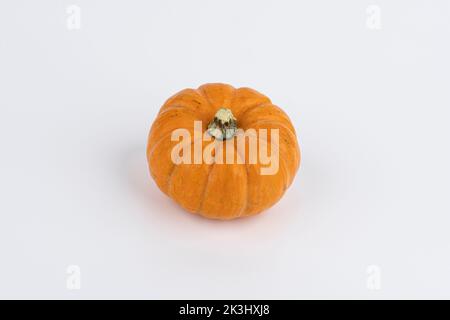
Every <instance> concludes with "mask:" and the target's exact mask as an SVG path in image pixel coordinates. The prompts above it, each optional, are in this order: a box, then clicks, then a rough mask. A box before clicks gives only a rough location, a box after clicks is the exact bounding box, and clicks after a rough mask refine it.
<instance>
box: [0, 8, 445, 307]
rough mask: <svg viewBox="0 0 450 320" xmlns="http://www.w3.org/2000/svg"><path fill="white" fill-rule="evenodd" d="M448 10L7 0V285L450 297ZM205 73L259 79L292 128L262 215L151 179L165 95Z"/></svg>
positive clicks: (3, 85) (3, 39)
mask: <svg viewBox="0 0 450 320" xmlns="http://www.w3.org/2000/svg"><path fill="white" fill-rule="evenodd" d="M71 4H76V5H78V6H80V8H81V29H80V30H71V31H70V30H68V29H67V28H66V19H67V17H68V14H67V13H66V8H67V6H69V5H71ZM372 4H375V5H378V6H379V7H380V9H381V23H382V25H381V30H371V29H369V28H368V27H367V26H366V20H367V18H368V15H367V13H366V8H367V7H368V6H369V5H372ZM449 16H450V4H449V2H448V1H445V0H442V1H406V0H402V1H356V0H355V1H349V0H347V1H331V0H329V1H303V2H300V1H280V0H271V1H256V0H253V1H237V0H235V1H206V0H205V1H181V0H179V1H120V2H119V1H106V0H104V1H81V0H80V1H75V2H68V1H56V0H54V1H31V0H29V1H2V3H1V5H0V46H1V47H0V108H1V109H0V114H1V117H0V143H1V149H0V156H1V158H0V192H1V200H0V215H1V221H0V252H1V258H0V259H1V260H0V271H1V272H0V297H2V298H64V299H66V298H76V299H78V298H191V299H197V298H225V299H228V298H235V299H239V298H255V299H258V298H376V299H378V298H450V274H449V270H450V257H449V252H450V234H449V225H450V217H449V214H450V204H449V199H450V194H449V190H450V183H449V181H450V169H449V168H450V167H449V163H450V150H449V136H450V128H449V116H450V111H449V107H450V90H449V89H450V86H449V84H450V62H449V61H450V60H449V57H450V45H449V39H450V19H449ZM206 82H226V83H230V84H232V85H234V86H238V87H239V86H249V87H253V88H255V89H257V90H259V91H261V92H263V93H265V94H267V95H268V96H269V97H271V98H272V100H273V101H274V102H275V103H276V104H278V105H280V106H281V107H283V108H284V109H285V110H286V111H287V112H288V114H289V115H290V116H291V117H292V120H293V122H294V124H295V126H296V128H297V129H298V134H299V139H300V143H301V147H302V153H303V162H302V168H301V170H300V172H299V175H298V176H297V179H296V181H295V183H294V185H293V186H292V188H291V189H290V190H289V191H288V193H287V194H286V196H285V197H284V198H283V200H282V201H281V202H280V203H279V204H278V205H276V206H275V207H274V208H273V209H271V210H270V211H269V212H266V213H265V214H263V215H261V216H258V217H256V218H252V219H246V220H239V221H234V222H214V221H207V220H205V219H202V218H197V217H195V216H193V215H190V214H186V213H184V212H183V211H182V210H181V209H179V208H178V207H177V206H176V205H175V204H174V203H172V202H171V200H170V199H168V198H166V197H165V196H164V195H163V194H162V193H161V192H160V191H159V190H158V189H157V188H156V186H155V185H154V183H153V181H152V180H150V178H149V176H148V173H147V167H146V160H145V144H146V138H147V133H148V130H149V127H150V125H151V123H152V121H153V119H154V117H155V115H156V113H157V111H158V109H159V108H160V106H161V104H162V103H163V102H164V100H165V99H166V98H167V97H169V96H170V95H172V94H173V93H175V92H177V91H179V90H181V89H183V88H185V87H197V86H199V85H201V84H203V83H206ZM69 265H77V266H79V267H80V269H81V289H80V290H68V289H67V288H66V280H67V277H68V275H67V274H66V269H67V267H68V266H69ZM371 265H376V266H378V268H379V270H380V271H381V278H380V279H381V288H380V290H370V289H371V288H373V287H370V286H367V281H369V282H370V277H371V276H373V274H372V275H371V274H368V273H367V270H368V269H367V268H368V267H369V266H371Z"/></svg>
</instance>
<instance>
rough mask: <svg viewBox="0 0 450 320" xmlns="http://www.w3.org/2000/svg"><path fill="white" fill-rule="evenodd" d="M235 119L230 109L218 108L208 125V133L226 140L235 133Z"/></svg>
mask: <svg viewBox="0 0 450 320" xmlns="http://www.w3.org/2000/svg"><path fill="white" fill-rule="evenodd" d="M236 131H237V120H236V118H235V117H234V116H233V113H232V112H231V110H230V109H227V108H220V109H219V111H217V113H216V115H215V116H214V119H213V120H212V121H211V122H210V123H209V125H208V133H209V134H210V135H211V136H213V137H214V138H216V139H218V140H228V139H231V138H233V137H234V136H235V135H236Z"/></svg>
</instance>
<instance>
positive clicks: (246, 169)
mask: <svg viewBox="0 0 450 320" xmlns="http://www.w3.org/2000/svg"><path fill="white" fill-rule="evenodd" d="M234 150H235V153H236V156H237V157H240V158H241V160H244V161H243V163H244V165H245V172H246V173H247V181H246V184H247V189H246V190H245V192H246V195H245V205H244V206H243V207H242V210H241V212H240V213H239V215H238V217H239V218H240V217H242V216H243V215H244V214H245V213H246V212H247V208H248V197H249V189H250V184H249V180H250V175H249V173H248V166H247V164H245V162H246V159H245V155H244V157H242V156H241V154H240V152H239V150H238V148H237V144H234Z"/></svg>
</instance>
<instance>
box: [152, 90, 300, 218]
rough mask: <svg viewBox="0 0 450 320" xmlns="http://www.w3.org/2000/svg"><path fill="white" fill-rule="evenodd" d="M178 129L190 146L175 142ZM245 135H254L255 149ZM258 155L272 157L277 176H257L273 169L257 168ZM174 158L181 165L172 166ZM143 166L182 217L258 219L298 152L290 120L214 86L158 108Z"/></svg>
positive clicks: (263, 101)
mask: <svg viewBox="0 0 450 320" xmlns="http://www.w3.org/2000/svg"><path fill="white" fill-rule="evenodd" d="M195 121H197V127H196V125H195ZM199 121H201V126H199V125H198V124H200V122H199ZM180 129H182V130H184V131H183V133H185V134H187V133H189V134H190V136H191V137H194V140H186V141H184V140H185V139H186V135H183V139H181V137H180V136H177V137H178V139H177V137H175V139H174V132H176V131H177V130H180ZM264 129H265V133H266V134H265V135H263V134H262V132H264ZM252 130H253V131H252ZM199 131H200V132H199ZM247 131H249V132H250V131H252V132H253V134H255V132H256V137H257V138H258V144H257V149H255V148H254V147H255V146H254V145H251V143H252V140H251V139H250V136H246V135H245V132H247ZM238 132H239V134H238ZM207 136H209V137H210V139H209V140H208V139H206V138H207ZM276 136H278V140H276V139H274V138H276ZM199 137H201V139H199ZM239 137H244V139H243V140H241V141H243V142H238V139H239ZM205 139H206V140H205ZM200 140H201V142H200ZM227 143H231V145H232V147H231V148H230V149H227V147H226V144H227ZM214 146H215V148H214ZM219 146H222V147H223V148H222V149H220V148H219ZM242 147H243V148H242ZM264 148H265V149H266V150H267V156H274V155H275V154H276V155H277V156H278V157H279V160H278V170H277V171H274V172H271V173H269V174H267V173H265V174H264V173H263V170H264V168H266V169H267V168H269V167H270V165H272V164H269V163H268V161H267V159H268V158H267V157H266V158H265V161H262V156H261V152H262V151H261V150H262V149H264ZM269 149H270V150H269ZM174 150H176V151H174ZM180 150H181V151H180ZM219 150H220V152H219ZM269 151H270V152H269ZM255 152H256V154H255ZM177 153H178V155H179V156H180V157H181V158H182V159H184V160H185V161H180V160H179V159H178V160H174V154H175V155H176V154H177ZM208 153H209V154H210V158H209V160H208V159H206V158H207V156H205V154H208ZM195 155H200V158H201V159H199V158H197V160H195V159H194V158H195ZM202 156H203V157H202ZM227 157H230V160H232V161H228V160H229V159H228V158H227ZM231 158H232V159H231ZM255 158H256V161H255ZM188 159H191V160H192V159H194V160H192V161H186V160H188ZM225 159H226V160H227V161H225ZM250 159H253V160H250ZM273 159H275V157H273ZM147 160H148V165H149V169H150V173H151V176H152V177H153V179H154V180H155V182H156V184H157V185H158V187H159V188H160V189H161V190H162V191H163V192H164V193H166V194H167V195H168V196H169V197H171V198H172V199H173V200H175V201H176V202H177V203H178V204H179V205H181V206H182V207H183V208H184V209H186V210H187V211H189V212H192V213H196V214H199V215H201V216H204V217H207V218H211V219H220V220H229V219H234V218H239V217H246V216H251V215H255V214H258V213H260V212H262V211H263V210H265V209H267V208H269V207H271V206H273V205H274V204H275V203H276V202H278V201H279V200H280V199H281V197H282V196H283V194H284V193H285V191H286V189H287V188H288V187H289V186H290V185H291V183H292V181H293V179H294V177H295V175H296V173H297V171H298V169H299V166H300V150H299V146H298V142H297V137H296V133H295V129H294V127H293V125H292V123H291V121H290V119H289V117H288V116H287V115H286V114H285V113H284V111H282V110H281V109H280V108H279V107H277V106H275V105H274V104H272V102H271V101H270V99H269V98H268V97H266V96H264V95H262V94H261V93H259V92H257V91H255V90H252V89H249V88H239V89H235V88H234V87H232V86H230V85H226V84H218V83H217V84H205V85H203V86H201V87H199V88H198V89H185V90H183V91H181V92H179V93H177V94H175V95H174V96H172V97H171V98H169V99H168V100H167V101H166V102H165V103H164V105H163V106H162V108H161V110H160V111H159V114H158V116H157V118H156V120H155V122H154V123H153V125H152V128H151V130H150V134H149V137H148V145H147ZM199 160H200V161H199ZM207 160H208V161H207ZM275 161H276V160H274V162H275ZM273 167H275V166H273Z"/></svg>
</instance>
